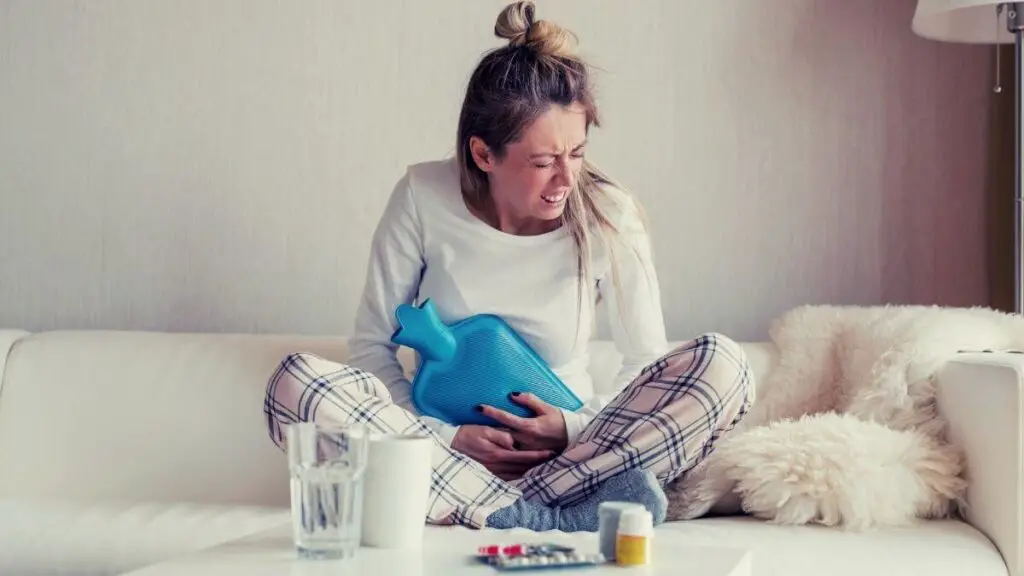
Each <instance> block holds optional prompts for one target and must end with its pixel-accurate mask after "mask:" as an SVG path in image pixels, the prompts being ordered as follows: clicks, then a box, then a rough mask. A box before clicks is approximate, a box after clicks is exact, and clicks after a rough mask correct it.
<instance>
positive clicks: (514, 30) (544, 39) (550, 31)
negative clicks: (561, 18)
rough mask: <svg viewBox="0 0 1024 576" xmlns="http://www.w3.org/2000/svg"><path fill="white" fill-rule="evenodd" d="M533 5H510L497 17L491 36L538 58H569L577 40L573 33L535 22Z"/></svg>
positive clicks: (538, 21)
mask: <svg viewBox="0 0 1024 576" xmlns="http://www.w3.org/2000/svg"><path fill="white" fill-rule="evenodd" d="M534 10H535V6H534V3H533V2H532V1H529V0H525V1H522V2H513V3H511V4H509V5H508V6H506V7H505V8H504V10H502V11H501V13H500V14H498V20H497V21H496V22H495V23H494V34H495V35H496V36H497V37H498V38H504V39H506V40H508V43H509V44H510V45H512V46H526V47H528V48H532V49H534V50H536V51H537V52H538V53H540V54H545V55H549V56H561V57H566V58H571V57H572V56H573V48H574V47H575V44H576V37H575V36H574V35H573V33H572V32H570V31H568V30H566V29H565V28H562V27H561V26H559V25H558V24H555V23H554V22H548V21H547V20H534Z"/></svg>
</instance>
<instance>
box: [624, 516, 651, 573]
mask: <svg viewBox="0 0 1024 576" xmlns="http://www.w3.org/2000/svg"><path fill="white" fill-rule="evenodd" d="M653 537H654V519H653V517H652V516H651V513H650V512H648V511H647V509H646V508H642V507H638V508H630V509H629V510H623V511H622V514H620V515H619V528H618V530H617V531H616V535H615V562H616V563H617V564H618V565H620V566H642V565H644V564H647V563H648V562H650V559H651V538H653Z"/></svg>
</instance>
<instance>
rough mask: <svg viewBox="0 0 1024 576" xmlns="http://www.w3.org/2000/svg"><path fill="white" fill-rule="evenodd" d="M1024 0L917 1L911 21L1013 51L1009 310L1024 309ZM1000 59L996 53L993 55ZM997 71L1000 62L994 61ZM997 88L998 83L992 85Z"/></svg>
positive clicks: (928, 32)
mask: <svg viewBox="0 0 1024 576" xmlns="http://www.w3.org/2000/svg"><path fill="white" fill-rule="evenodd" d="M1022 10H1024V2H998V1H991V0H918V1H917V10H916V11H915V12H914V19H913V23H912V25H911V27H912V29H913V30H914V32H915V33H916V34H917V35H918V36H921V37H924V38H928V39H931V40H942V41H947V42H965V43H971V44H1010V43H1013V44H1015V45H1016V47H1015V49H1014V77H1015V78H1014V88H1015V90H1016V97H1015V102H1014V132H1015V138H1014V178H1013V179H1014V195H1013V203H1014V209H1013V262H1014V274H1013V311H1014V312H1015V313H1017V314H1021V313H1024V260H1022V258H1024V247H1022V242H1024V230H1022V226H1024V218H1022V214H1021V210H1022V204H1024V196H1022V193H1021V154H1022V153H1024V151H1022V149H1021V136H1022V132H1024V124H1022V120H1024V117H1022V116H1021V98H1022V97H1024V85H1022V82H1024V74H1022V68H1024V38H1022V33H1024V13H1022ZM996 57H997V58H998V52H997V54H996ZM996 67H997V70H998V64H997V66H996ZM996 91H997V92H999V91H1000V88H999V83H998V82H997V83H996Z"/></svg>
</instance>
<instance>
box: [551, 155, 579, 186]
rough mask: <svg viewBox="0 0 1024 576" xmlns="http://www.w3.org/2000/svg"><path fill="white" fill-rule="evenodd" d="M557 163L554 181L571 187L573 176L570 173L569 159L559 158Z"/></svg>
mask: <svg viewBox="0 0 1024 576" xmlns="http://www.w3.org/2000/svg"><path fill="white" fill-rule="evenodd" d="M557 165H558V170H557V171H556V173H555V181H556V182H557V183H558V184H559V185H560V186H565V187H566V188H572V185H573V178H574V176H573V173H572V166H570V165H569V161H568V160H566V159H559V160H558V161H557Z"/></svg>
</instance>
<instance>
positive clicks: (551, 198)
mask: <svg viewBox="0 0 1024 576" xmlns="http://www.w3.org/2000/svg"><path fill="white" fill-rule="evenodd" d="M568 195H569V192H568V191H563V192H558V193H557V194H542V195H541V200H544V201H545V202H547V203H548V204H551V205H552V206H557V205H559V204H561V203H562V202H565V198H566V197H567V196H568Z"/></svg>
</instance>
